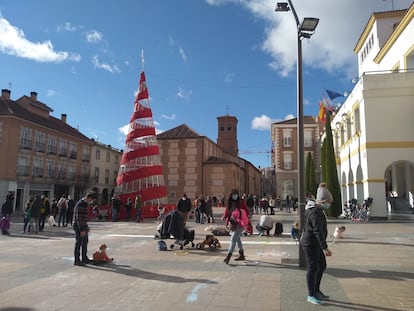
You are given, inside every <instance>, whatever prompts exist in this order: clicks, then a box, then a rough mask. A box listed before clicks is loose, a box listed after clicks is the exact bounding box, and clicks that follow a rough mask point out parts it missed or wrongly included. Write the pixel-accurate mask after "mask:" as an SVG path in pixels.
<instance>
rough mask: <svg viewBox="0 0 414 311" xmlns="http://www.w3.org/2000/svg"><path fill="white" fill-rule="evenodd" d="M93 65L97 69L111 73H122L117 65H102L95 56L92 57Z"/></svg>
mask: <svg viewBox="0 0 414 311" xmlns="http://www.w3.org/2000/svg"><path fill="white" fill-rule="evenodd" d="M92 64H93V65H94V67H95V68H99V69H103V70H106V71H109V72H110V73H118V72H121V71H120V70H119V68H118V67H117V66H116V65H110V64H108V63H101V62H100V61H99V58H98V55H94V56H93V57H92Z"/></svg>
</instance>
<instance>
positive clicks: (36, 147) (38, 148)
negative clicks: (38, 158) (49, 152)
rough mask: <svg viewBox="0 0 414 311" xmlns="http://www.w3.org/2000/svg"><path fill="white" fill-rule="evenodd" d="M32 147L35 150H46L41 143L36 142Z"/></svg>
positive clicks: (43, 151) (42, 151)
mask: <svg viewBox="0 0 414 311" xmlns="http://www.w3.org/2000/svg"><path fill="white" fill-rule="evenodd" d="M34 149H35V151H36V152H41V153H45V151H46V145H45V144H43V143H36V144H35V148H34Z"/></svg>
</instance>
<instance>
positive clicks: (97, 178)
mask: <svg viewBox="0 0 414 311" xmlns="http://www.w3.org/2000/svg"><path fill="white" fill-rule="evenodd" d="M95 183H99V167H95Z"/></svg>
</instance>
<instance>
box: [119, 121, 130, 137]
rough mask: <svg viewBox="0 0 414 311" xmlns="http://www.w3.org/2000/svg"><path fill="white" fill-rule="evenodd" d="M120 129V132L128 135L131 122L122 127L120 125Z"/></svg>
mask: <svg viewBox="0 0 414 311" xmlns="http://www.w3.org/2000/svg"><path fill="white" fill-rule="evenodd" d="M118 130H119V132H120V133H121V134H124V135H125V136H126V135H128V130H129V123H128V124H125V125H124V126H122V127H120V128H119V129H118Z"/></svg>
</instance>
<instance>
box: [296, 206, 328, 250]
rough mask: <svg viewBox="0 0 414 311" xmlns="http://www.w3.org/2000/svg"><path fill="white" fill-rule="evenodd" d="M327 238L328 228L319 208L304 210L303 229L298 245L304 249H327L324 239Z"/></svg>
mask: <svg viewBox="0 0 414 311" xmlns="http://www.w3.org/2000/svg"><path fill="white" fill-rule="evenodd" d="M327 236H328V227H327V223H326V217H325V214H324V213H323V210H322V209H321V208H319V207H316V206H315V207H313V208H310V209H306V210H305V227H304V231H303V233H302V237H301V239H300V245H302V246H305V247H312V246H313V247H320V248H321V249H323V250H324V249H327V248H328V245H327V244H326V237H327Z"/></svg>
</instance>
